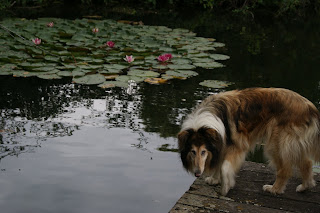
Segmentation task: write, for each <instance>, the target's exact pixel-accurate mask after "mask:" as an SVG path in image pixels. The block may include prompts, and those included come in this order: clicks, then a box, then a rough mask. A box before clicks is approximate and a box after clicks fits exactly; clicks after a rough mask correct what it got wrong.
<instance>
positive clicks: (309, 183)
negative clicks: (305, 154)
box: [296, 159, 316, 192]
mask: <svg viewBox="0 0 320 213" xmlns="http://www.w3.org/2000/svg"><path fill="white" fill-rule="evenodd" d="M299 169H300V173H301V177H302V184H300V185H299V186H297V188H296V191H297V192H303V191H305V190H306V189H308V188H312V187H314V186H315V185H316V182H315V181H314V179H313V172H312V162H311V160H310V159H304V160H301V162H300V165H299Z"/></svg>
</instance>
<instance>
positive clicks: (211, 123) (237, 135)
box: [178, 88, 320, 195]
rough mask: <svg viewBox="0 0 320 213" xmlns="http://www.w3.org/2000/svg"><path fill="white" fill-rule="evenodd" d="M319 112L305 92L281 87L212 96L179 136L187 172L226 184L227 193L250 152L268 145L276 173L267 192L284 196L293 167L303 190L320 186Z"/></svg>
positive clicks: (222, 186) (300, 188)
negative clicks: (319, 172)
mask: <svg viewBox="0 0 320 213" xmlns="http://www.w3.org/2000/svg"><path fill="white" fill-rule="evenodd" d="M319 119H320V114H319V111H318V110H317V108H316V107H315V106H314V105H313V104H312V103H311V102H310V101H309V100H307V99H306V98H304V97H302V96H300V95H299V94H297V93H295V92H293V91H290V90H287V89H278V88H251V89H244V90H234V91H229V92H223V93H219V94H216V95H211V96H209V97H208V98H206V99H205V100H204V101H203V102H202V103H201V104H200V105H198V106H197V107H196V109H195V110H194V111H193V112H192V113H191V114H190V115H188V117H187V118H186V120H185V121H184V122H183V124H182V129H181V132H180V133H179V134H178V143H179V152H180V156H181V160H182V163H183V166H184V168H185V169H186V170H187V171H189V172H190V173H194V174H195V176H196V177H199V176H201V175H202V174H204V175H207V176H209V177H207V178H206V179H205V181H206V182H207V183H209V184H218V183H221V194H222V195H226V194H227V193H228V191H229V190H230V189H231V188H232V187H233V186H234V185H235V174H236V173H237V172H238V170H239V169H240V167H241V165H242V163H243V162H244V160H245V156H246V154H247V153H248V152H249V151H250V150H252V149H253V148H254V147H255V144H256V143H263V144H264V145H265V146H264V152H265V155H266V156H267V157H268V158H269V160H270V163H271V165H273V166H274V167H275V169H276V180H275V182H274V184H273V185H264V186H263V190H264V191H267V192H270V193H273V194H281V193H283V192H284V190H285V187H286V183H287V181H288V179H289V178H290V176H291V173H292V169H293V167H296V168H298V169H299V170H300V172H301V177H302V184H300V185H299V186H297V188H296V191H297V192H302V191H304V190H306V189H308V188H311V187H314V186H315V181H314V179H313V173H312V161H311V159H313V160H315V161H316V162H319V161H320V142H319V137H320V136H319Z"/></svg>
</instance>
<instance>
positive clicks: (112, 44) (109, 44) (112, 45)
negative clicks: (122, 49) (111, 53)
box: [106, 41, 114, 48]
mask: <svg viewBox="0 0 320 213" xmlns="http://www.w3.org/2000/svg"><path fill="white" fill-rule="evenodd" d="M106 44H107V46H108V47H110V48H113V47H114V42H113V41H108V42H107V43H106Z"/></svg>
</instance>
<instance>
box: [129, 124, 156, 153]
mask: <svg viewBox="0 0 320 213" xmlns="http://www.w3.org/2000/svg"><path fill="white" fill-rule="evenodd" d="M134 132H136V133H138V134H139V138H138V141H139V142H138V143H137V144H131V146H132V147H135V148H137V149H140V150H142V151H147V152H150V153H152V151H150V150H149V149H148V148H147V147H146V146H147V144H148V143H149V142H148V139H149V138H148V137H146V136H145V135H144V133H143V132H142V131H140V130H137V131H134Z"/></svg>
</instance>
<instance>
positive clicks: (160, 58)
mask: <svg viewBox="0 0 320 213" xmlns="http://www.w3.org/2000/svg"><path fill="white" fill-rule="evenodd" d="M171 58H172V55H171V54H170V53H166V54H162V55H159V56H158V61H160V62H166V61H169V60H170V59H171Z"/></svg>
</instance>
